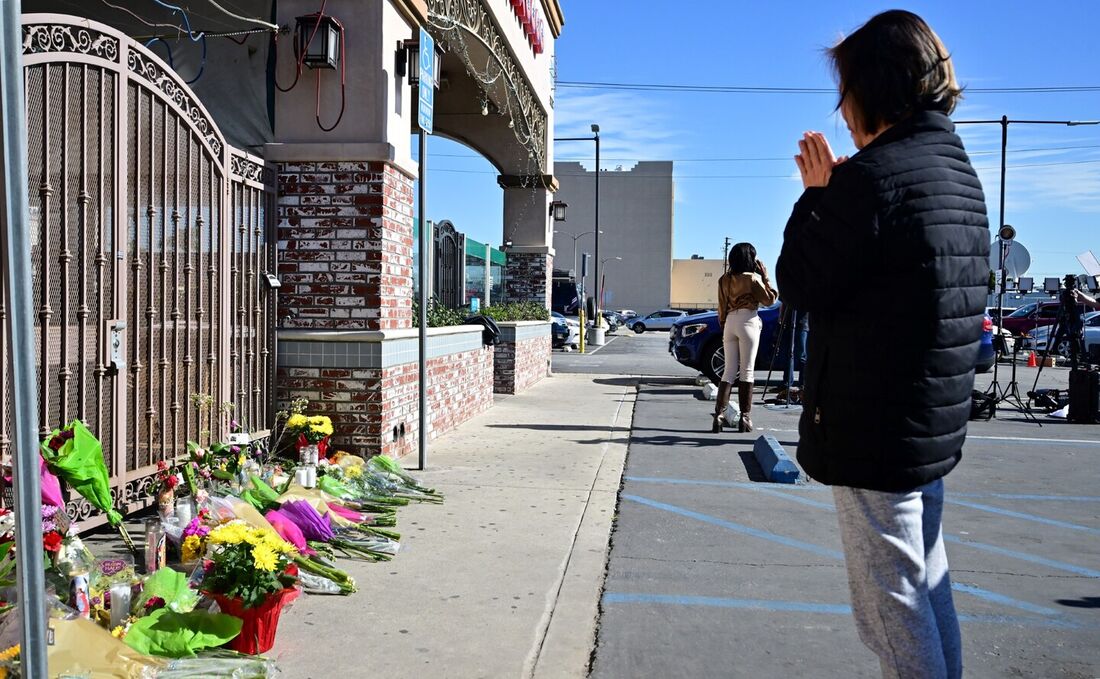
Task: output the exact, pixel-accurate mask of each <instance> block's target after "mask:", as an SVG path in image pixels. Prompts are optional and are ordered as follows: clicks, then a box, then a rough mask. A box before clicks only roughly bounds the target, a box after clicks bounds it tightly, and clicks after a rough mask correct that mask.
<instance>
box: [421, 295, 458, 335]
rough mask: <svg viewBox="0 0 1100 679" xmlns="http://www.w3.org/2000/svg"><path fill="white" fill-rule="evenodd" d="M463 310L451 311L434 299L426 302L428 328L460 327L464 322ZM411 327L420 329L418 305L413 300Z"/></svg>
mask: <svg viewBox="0 0 1100 679" xmlns="http://www.w3.org/2000/svg"><path fill="white" fill-rule="evenodd" d="M466 316H467V313H466V310H465V309H452V308H450V307H448V306H444V305H443V304H440V303H439V300H437V299H436V298H434V297H433V298H431V299H430V300H428V327H429V328H447V327H450V326H453V325H462V324H463V323H464V322H465V321H466ZM413 327H414V328H419V327H420V303H419V300H417V299H415V298H414V299H413Z"/></svg>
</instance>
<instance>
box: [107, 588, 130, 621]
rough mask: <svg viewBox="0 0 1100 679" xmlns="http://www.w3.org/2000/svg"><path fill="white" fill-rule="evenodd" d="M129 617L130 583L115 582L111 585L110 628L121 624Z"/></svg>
mask: <svg viewBox="0 0 1100 679" xmlns="http://www.w3.org/2000/svg"><path fill="white" fill-rule="evenodd" d="M128 617H130V585H129V583H124V582H123V583H115V584H113V585H111V629H114V628H116V627H118V626H119V625H121V624H122V623H123V622H124V621H125V620H126V618H128Z"/></svg>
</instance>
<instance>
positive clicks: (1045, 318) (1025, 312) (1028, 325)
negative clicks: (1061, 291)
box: [1001, 302, 1085, 336]
mask: <svg viewBox="0 0 1100 679" xmlns="http://www.w3.org/2000/svg"><path fill="white" fill-rule="evenodd" d="M1059 307H1060V304H1059V303H1058V302H1041V303H1039V302H1033V303H1031V304H1028V305H1025V306H1022V307H1020V308H1019V309H1017V310H1015V311H1013V312H1012V313H1010V314H1008V315H1007V316H1005V318H1004V322H1003V323H1001V327H1003V328H1004V329H1005V330H1008V331H1009V332H1011V333H1012V334H1013V335H1016V336H1026V335H1027V334H1028V333H1029V332H1031V331H1032V330H1034V329H1035V328H1039V327H1042V326H1045V325H1054V322H1055V321H1056V320H1058V309H1059ZM1079 310H1080V312H1081V313H1084V312H1085V307H1084V306H1081V307H1079Z"/></svg>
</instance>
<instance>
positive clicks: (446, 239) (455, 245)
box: [432, 219, 466, 309]
mask: <svg viewBox="0 0 1100 679" xmlns="http://www.w3.org/2000/svg"><path fill="white" fill-rule="evenodd" d="M433 246H434V253H433V255H432V260H433V262H434V263H435V271H434V272H433V274H432V287H433V290H432V294H433V295H434V296H435V299H436V300H437V301H439V303H440V304H442V305H443V306H446V307H449V308H451V309H457V308H459V307H461V306H465V304H466V236H465V234H462V233H459V232H458V231H457V230H456V229H455V225H454V224H452V223H451V222H450V221H449V220H446V219H444V220H443V221H441V222H438V223H437V224H436V225H435V235H434V242H433Z"/></svg>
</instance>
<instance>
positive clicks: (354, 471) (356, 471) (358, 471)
mask: <svg viewBox="0 0 1100 679" xmlns="http://www.w3.org/2000/svg"><path fill="white" fill-rule="evenodd" d="M344 473H345V474H347V475H348V478H349V479H357V478H359V477H360V476H362V475H363V465H361V464H357V465H355V466H354V467H348V468H347V469H345V470H344Z"/></svg>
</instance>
